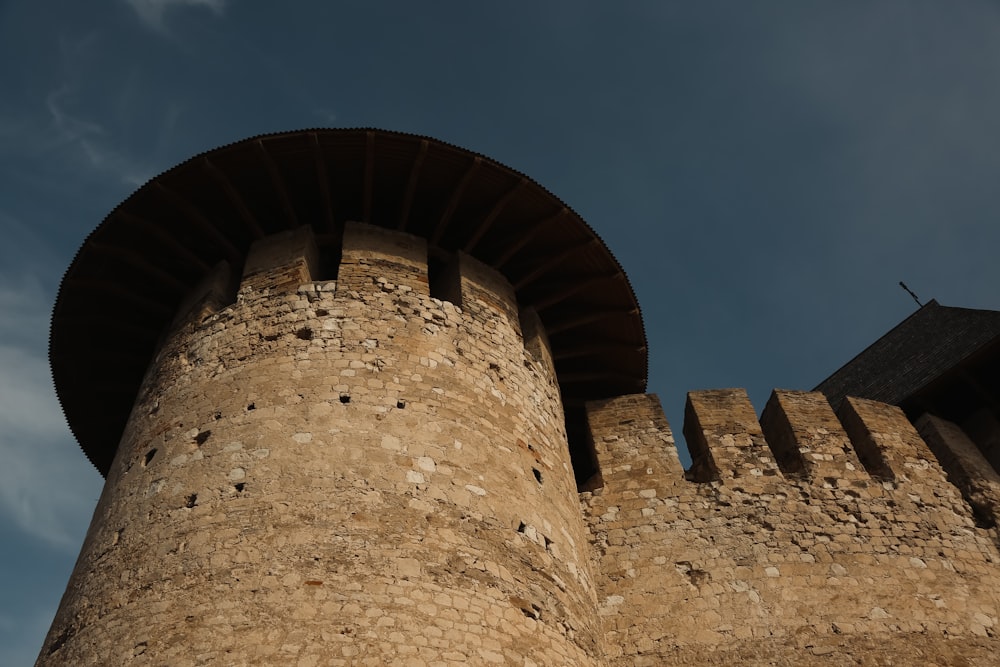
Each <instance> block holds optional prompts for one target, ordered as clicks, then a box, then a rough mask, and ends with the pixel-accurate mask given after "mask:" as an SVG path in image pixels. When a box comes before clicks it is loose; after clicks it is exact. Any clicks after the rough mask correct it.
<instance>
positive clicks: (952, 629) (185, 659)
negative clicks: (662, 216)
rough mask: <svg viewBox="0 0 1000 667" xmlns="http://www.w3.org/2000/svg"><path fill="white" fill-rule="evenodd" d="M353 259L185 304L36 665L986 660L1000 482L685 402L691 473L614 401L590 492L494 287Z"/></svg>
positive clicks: (857, 434) (849, 438)
mask: <svg viewBox="0 0 1000 667" xmlns="http://www.w3.org/2000/svg"><path fill="white" fill-rule="evenodd" d="M337 255H338V256H339V264H338V266H337V267H336V275H323V274H322V273H321V272H322V271H323V270H324V268H323V267H324V266H327V265H328V264H330V261H329V260H330V258H328V257H324V256H323V254H322V253H321V252H320V251H319V249H318V248H317V246H316V243H315V240H314V238H313V236H312V233H311V232H310V231H309V229H308V228H300V229H297V230H291V231H288V232H285V233H283V234H279V235H276V236H271V237H268V238H266V239H263V240H261V241H258V242H257V243H256V244H255V245H254V246H253V247H252V248H251V250H250V254H249V256H248V257H247V259H246V262H245V265H244V266H243V267H242V272H239V270H238V267H232V266H229V265H228V264H225V263H223V264H220V265H219V266H218V267H216V269H215V270H214V271H212V272H211V273H210V275H209V276H207V277H206V279H205V281H204V282H203V283H202V284H201V285H199V286H198V287H197V288H196V289H195V290H193V291H192V293H191V294H189V295H188V297H187V298H186V299H185V300H184V301H183V303H182V305H181V308H180V311H179V312H178V313H177V315H176V317H175V318H174V319H173V323H172V324H171V325H170V327H169V328H168V330H167V331H166V332H164V336H163V342H162V344H161V347H160V349H159V351H158V352H157V354H156V356H155V358H154V359H153V360H152V362H151V364H150V367H149V370H148V373H147V376H146V378H145V381H144V383H143V386H142V388H141V391H140V394H139V396H138V398H137V401H136V404H135V406H134V409H133V412H132V415H131V418H130V420H129V422H128V425H127V427H126V430H125V433H124V435H123V437H122V440H121V443H120V445H119V447H118V452H117V456H116V458H115V461H114V463H113V465H112V467H111V470H110V472H109V474H108V479H107V483H106V486H105V489H104V492H103V494H102V497H101V499H100V501H99V503H98V506H97V509H96V511H95V514H94V519H93V523H92V525H91V527H90V530H89V532H88V535H87V539H86V542H85V544H84V546H83V549H82V551H81V554H80V557H79V560H78V562H77V566H76V569H75V571H74V574H73V577H72V579H71V581H70V583H69V586H68V588H67V591H66V594H65V596H64V598H63V601H62V604H61V606H60V610H59V612H58V614H57V616H56V619H55V622H54V623H53V626H52V629H51V630H50V632H49V635H48V637H47V638H46V642H45V645H44V647H43V648H42V652H41V655H40V657H39V660H38V663H37V664H38V665H91V664H93V665H109V666H114V665H171V666H172V667H173V666H177V667H185V666H189V665H190V666H193V665H207V664H224V665H256V664H260V665H264V664H282V665H285V664H287V665H296V666H300V667H314V666H318V665H348V664H351V665H383V664H398V665H414V666H418V667H419V666H420V665H464V664H516V665H526V666H531V665H573V666H583V667H586V666H588V665H593V666H594V667H597V666H603V665H607V666H609V667H610V666H612V665H622V666H624V665H640V666H641V665H661V664H727V663H732V664H778V665H799V664H809V663H814V662H818V661H821V662H823V663H824V664H831V665H841V664H843V665H855V664H873V665H874V664H964V665H989V664H993V663H994V662H995V654H996V652H997V649H998V648H1000V645H998V642H997V640H996V639H995V636H996V634H997V633H998V632H1000V619H998V617H1000V609H998V598H1000V593H998V590H1000V589H998V584H1000V577H998V562H1000V554H998V551H997V539H998V533H997V512H998V511H1000V510H998V508H1000V478H998V477H997V476H996V474H995V472H993V471H992V468H991V467H990V465H989V463H988V462H987V461H986V460H985V459H984V458H983V457H982V455H981V453H980V452H979V451H978V450H977V449H976V448H975V446H973V445H972V444H971V443H969V442H967V438H965V439H964V440H963V438H964V435H963V433H962V431H961V429H960V428H959V427H958V426H956V425H953V424H948V423H946V422H942V421H941V420H935V419H933V418H927V419H925V420H923V421H922V422H921V423H920V425H921V431H922V433H923V435H924V437H925V438H926V442H925V440H924V439H922V438H921V436H920V435H918V433H917V432H916V431H915V430H914V428H913V427H912V426H911V425H910V424H909V422H908V421H907V420H906V419H905V417H904V415H903V414H902V412H900V411H899V410H898V409H896V408H893V407H890V406H887V405H883V404H880V403H875V402H872V401H864V400H857V399H847V400H846V401H845V402H844V404H843V405H842V406H841V408H840V410H839V411H838V412H837V413H836V414H835V413H834V412H833V410H832V409H831V408H830V406H829V405H828V403H827V402H826V400H825V399H824V398H823V396H822V395H820V394H816V393H806V392H791V391H775V393H774V394H773V395H772V397H771V400H770V401H769V402H768V405H767V406H766V407H765V409H764V410H763V412H762V415H761V417H760V419H758V418H757V416H756V413H755V411H754V408H753V406H752V405H751V404H750V402H749V400H748V399H747V396H746V394H745V393H744V392H743V391H742V390H720V391H702V392H693V393H691V394H689V397H688V403H687V407H686V411H685V424H684V433H685V436H686V439H687V442H688V445H689V447H690V449H691V451H692V456H693V465H692V467H691V469H690V470H688V471H686V472H685V471H684V470H682V468H681V465H680V462H679V460H678V457H677V452H676V448H675V447H674V442H673V436H672V433H671V429H670V426H669V425H668V424H667V422H666V419H665V418H664V416H663V412H662V410H661V408H660V405H659V401H658V399H657V398H656V397H655V396H651V395H632V396H622V397H618V398H613V399H608V400H604V401H598V402H594V403H590V404H588V405H587V417H588V423H589V428H590V434H591V438H592V445H593V452H592V453H593V455H594V457H595V459H596V462H597V465H598V466H599V468H600V470H599V473H600V474H599V475H596V476H595V477H594V478H593V480H592V484H593V485H594V488H592V490H588V491H586V492H583V493H579V492H578V489H577V487H576V483H575V479H574V474H573V469H572V462H571V459H570V454H569V448H568V443H567V439H566V427H565V423H564V419H565V418H564V413H563V408H562V403H561V398H560V394H559V387H558V384H557V379H556V375H555V367H554V364H553V360H552V353H551V349H550V347H549V344H548V341H547V338H546V333H545V330H544V327H543V325H542V322H541V320H540V319H539V317H538V315H537V314H536V313H535V312H533V311H532V310H530V309H520V308H519V307H518V304H517V303H516V300H515V295H514V290H513V289H512V287H511V285H510V284H509V283H508V282H507V281H506V280H505V279H504V278H503V277H502V276H500V275H499V274H498V273H496V272H495V271H493V270H492V269H490V268H489V267H487V266H484V265H482V264H480V263H479V262H477V261H476V260H475V259H473V258H471V257H469V256H468V255H465V254H463V253H457V254H455V255H454V256H452V257H450V258H442V257H440V256H436V257H435V260H434V262H433V263H432V265H431V267H430V268H429V266H428V257H427V255H428V249H427V246H426V242H425V241H424V240H423V239H420V238H417V237H415V236H410V235H407V234H403V233H398V232H390V231H387V230H385V229H382V228H379V227H373V226H369V225H364V224H356V223H349V224H348V225H347V226H346V229H345V231H344V235H343V240H342V245H341V247H340V248H339V249H338V252H337ZM331 270H332V269H331ZM987 427H989V428H993V426H991V425H990V424H987V425H986V426H984V427H983V428H987ZM928 444H929V445H930V447H931V448H930V449H929V448H928ZM932 449H933V453H932ZM935 454H936V456H935ZM939 461H941V463H942V464H943V465H944V466H945V469H943V468H942V466H941V464H939ZM946 470H947V472H946ZM588 488H590V487H588Z"/></svg>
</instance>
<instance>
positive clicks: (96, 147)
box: [45, 84, 151, 187]
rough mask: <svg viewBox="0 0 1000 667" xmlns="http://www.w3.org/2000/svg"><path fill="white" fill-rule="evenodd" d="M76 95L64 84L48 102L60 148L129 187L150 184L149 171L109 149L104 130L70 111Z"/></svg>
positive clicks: (48, 98)
mask: <svg viewBox="0 0 1000 667" xmlns="http://www.w3.org/2000/svg"><path fill="white" fill-rule="evenodd" d="M74 93H75V89H74V87H73V86H71V85H70V84H63V85H61V86H59V87H58V88H56V89H55V90H53V91H51V92H50V93H49V94H48V95H47V96H46V98H45V107H46V109H47V110H48V112H49V117H50V119H51V122H52V128H53V129H54V130H55V137H56V143H57V146H63V147H72V148H75V149H76V151H77V155H78V157H82V158H83V159H84V160H85V161H86V163H87V164H88V165H89V166H90V167H93V168H94V169H98V170H100V171H106V172H110V173H112V174H115V175H116V176H117V177H118V178H119V179H120V180H121V181H122V182H123V183H125V184H127V185H130V186H133V187H136V186H139V185H142V184H143V183H145V182H146V181H147V180H149V177H150V176H151V174H150V173H149V171H148V169H146V168H145V167H143V166H141V165H139V164H137V163H136V162H135V161H134V160H132V159H131V158H129V157H128V156H126V155H124V154H123V153H121V152H120V151H118V150H115V149H114V148H113V147H112V146H110V145H109V141H108V137H107V131H106V130H105V129H104V126H102V125H101V124H99V123H96V122H93V121H90V120H87V119H85V118H82V117H79V116H75V115H73V114H72V113H70V112H69V111H68V110H67V108H68V107H69V105H70V103H71V102H72V99H73V96H74Z"/></svg>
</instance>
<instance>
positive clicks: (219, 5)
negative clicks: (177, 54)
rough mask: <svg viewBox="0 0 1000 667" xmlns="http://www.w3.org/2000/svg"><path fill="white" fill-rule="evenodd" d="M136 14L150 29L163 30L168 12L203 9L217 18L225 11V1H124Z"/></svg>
mask: <svg viewBox="0 0 1000 667" xmlns="http://www.w3.org/2000/svg"><path fill="white" fill-rule="evenodd" d="M125 1H126V2H128V4H129V5H130V6H131V7H132V9H134V10H135V13H136V14H138V16H139V19H140V20H141V21H142V22H143V23H145V24H146V25H147V26H149V27H150V28H153V29H154V30H159V31H162V30H164V29H165V25H166V24H165V22H164V20H165V19H164V17H165V16H166V14H167V12H168V11H171V10H173V9H177V8H181V7H204V8H206V9H209V10H211V11H212V12H214V13H215V14H216V15H217V16H222V14H223V13H224V12H225V9H226V0H125Z"/></svg>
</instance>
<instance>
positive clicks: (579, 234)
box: [38, 130, 646, 666]
mask: <svg viewBox="0 0 1000 667" xmlns="http://www.w3.org/2000/svg"><path fill="white" fill-rule="evenodd" d="M51 359H52V364H53V373H54V377H55V381H56V385H57V389H58V393H59V397H60V400H61V402H62V405H63V407H64V410H65V413H66V416H67V419H68V421H69V423H70V425H71V427H72V429H73V432H74V433H75V435H76V436H77V438H78V440H79V442H80V444H81V446H82V447H83V450H84V452H85V453H86V454H87V456H88V457H89V458H90V460H91V461H92V462H93V463H94V465H95V466H96V467H97V468H98V470H100V472H101V473H102V474H103V475H105V477H106V478H107V482H106V486H105V489H104V492H103V494H102V497H101V499H100V502H99V504H98V507H97V509H96V512H95V514H94V519H93V522H92V525H91V527H90V530H89V533H88V535H87V539H86V542H85V544H84V546H83V549H82V552H81V554H80V557H79V561H78V562H77V565H76V569H75V571H74V574H73V577H72V580H71V582H70V584H69V587H68V589H67V592H66V594H65V597H64V599H63V601H62V605H61V607H60V610H59V613H58V618H57V619H56V621H55V623H54V625H53V627H52V630H51V632H50V634H49V636H48V638H47V640H46V642H45V646H44V648H43V650H42V653H41V657H40V659H39V663H38V664H40V665H50V664H51V665H54V664H59V665H69V664H72V665H91V664H92V665H97V664H101V665H112V664H115V665H117V664H131V662H130V661H133V660H134V661H137V663H138V664H146V663H148V664H156V665H165V664H169V665H178V666H179V665H189V664H190V665H194V664H210V663H211V664H227V665H235V664H250V663H255V664H297V665H320V664H323V665H326V664H340V663H339V662H337V661H338V660H340V661H342V662H348V661H352V660H353V661H356V662H359V663H363V664H384V663H388V662H392V661H393V660H396V661H397V662H398V664H407V665H411V664H423V662H421V661H426V662H427V663H428V664H429V663H430V662H433V661H434V660H451V661H461V660H471V661H473V662H477V661H482V662H486V663H489V662H502V661H506V660H508V659H510V658H511V657H512V656H523V657H524V659H530V660H533V661H535V662H536V663H537V664H573V665H588V664H595V663H594V660H595V659H596V658H597V657H598V643H599V631H598V627H597V623H596V621H597V619H596V616H594V614H593V613H592V609H593V608H594V606H595V604H596V591H595V588H594V578H593V574H592V572H591V566H590V563H589V553H588V540H587V537H586V530H585V527H584V521H583V517H582V515H581V512H580V508H579V501H578V498H577V482H576V478H577V477H581V478H582V477H583V476H591V475H592V474H593V472H594V470H593V465H594V462H593V461H592V460H591V458H588V457H587V455H586V452H585V451H582V450H581V451H576V450H580V449H581V447H582V445H580V444H579V443H578V442H577V440H583V441H585V440H586V438H585V436H584V437H581V433H582V432H583V429H584V428H585V424H584V423H583V419H582V413H581V411H580V408H581V407H582V405H583V402H584V401H586V400H591V399H595V398H602V397H606V396H613V395H616V394H620V393H625V392H634V391H641V390H642V388H643V386H644V384H645V372H646V355H645V342H644V333H643V328H642V323H641V320H640V316H639V312H638V308H637V306H636V301H635V298H634V295H633V293H632V290H631V288H630V286H629V284H628V282H627V280H626V278H625V276H624V274H623V272H622V270H621V268H620V267H619V265H618V264H617V262H616V261H615V260H614V259H613V258H612V256H611V255H610V253H609V252H608V251H607V249H606V248H605V246H604V244H603V243H602V242H601V240H600V239H599V238H598V237H597V236H596V235H595V234H594V232H593V231H592V230H591V229H590V228H589V227H588V226H587V225H586V224H585V223H584V222H583V221H582V220H581V219H580V218H579V217H578V216H577V215H576V214H575V213H574V212H573V211H571V210H570V209H569V208H567V207H566V206H565V205H564V204H563V203H562V202H560V201H559V200H558V199H556V198H555V197H554V196H552V195H551V194H550V193H548V192H546V191H545V190H544V189H542V188H541V187H540V186H539V185H537V184H536V183H534V182H533V181H531V180H530V179H528V178H527V177H525V176H523V175H521V174H519V173H517V172H514V171H513V170H510V169H508V168H506V167H503V166H501V165H499V164H497V163H495V162H493V161H491V160H489V159H487V158H485V157H482V156H479V155H475V154H472V153H470V152H467V151H465V150H461V149H459V148H456V147H454V146H450V145H447V144H444V143H441V142H438V141H434V140H430V139H425V138H421V137H415V136H408V135H403V134H396V133H389V132H382V131H375V130H357V131H354V130H351V131H328V130H315V131H305V132H296V133H290V134H281V135H273V136H266V137H260V138H255V139H251V140H248V141H244V142H240V143H237V144H234V145H230V146H227V147H224V148H220V149H218V150H215V151H211V152H209V153H206V154H204V155H200V156H198V157H195V158H193V159H191V160H189V161H188V162H185V163H184V164H182V165H180V166H178V167H176V168H175V169H173V170H171V171H169V172H167V173H165V174H163V175H161V176H159V177H157V178H155V179H153V180H152V181H151V182H150V183H148V184H147V185H145V186H144V187H143V188H141V189H140V190H139V191H138V192H136V193H135V194H134V195H133V196H132V197H130V198H129V199H128V200H126V201H125V202H124V203H123V204H121V205H120V206H119V207H118V208H117V209H115V210H114V211H113V212H112V213H111V214H110V215H109V216H108V218H107V219H106V220H105V221H104V223H103V224H102V225H101V226H100V227H99V228H98V229H97V230H96V231H95V232H94V233H93V234H92V235H91V236H90V238H88V239H87V241H86V243H85V244H84V245H83V247H82V249H81V250H80V253H79V255H78V256H77V257H76V259H75V261H74V262H73V265H72V266H71V267H70V269H69V270H68V272H67V274H66V277H65V279H64V280H63V283H62V285H61V288H60V293H59V298H58V302H57V304H56V307H55V312H54V316H53V326H52V339H51ZM564 407H565V408H566V409H564ZM567 411H568V412H567ZM567 413H568V414H569V415H570V418H569V420H568V422H567V418H566V417H565V414H567ZM574 420H575V421H574ZM567 428H569V430H570V433H569V436H568V434H567ZM574 429H575V430H576V431H577V432H576V433H574V432H573V430H574ZM569 441H573V454H572V455H571V447H570V445H569ZM522 662H523V660H522Z"/></svg>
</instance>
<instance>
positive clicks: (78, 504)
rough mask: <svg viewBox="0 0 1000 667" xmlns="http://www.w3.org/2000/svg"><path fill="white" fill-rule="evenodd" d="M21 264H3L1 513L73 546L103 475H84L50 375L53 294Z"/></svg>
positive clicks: (27, 529) (25, 527)
mask: <svg viewBox="0 0 1000 667" xmlns="http://www.w3.org/2000/svg"><path fill="white" fill-rule="evenodd" d="M0 218H4V219H5V222H11V221H10V220H9V218H8V217H6V216H0ZM23 250H24V251H25V252H26V253H29V254H30V252H31V249H30V248H23ZM40 250H42V252H41V253H40V254H41V256H45V253H44V249H40ZM18 264H23V263H17V262H15V263H14V264H13V265H11V264H7V265H6V266H5V267H4V269H3V270H0V313H3V317H2V318H0V459H2V460H3V461H4V465H3V466H0V514H2V515H4V516H5V518H8V519H10V520H11V521H13V523H14V524H16V525H17V526H18V527H20V528H21V530H23V531H24V532H25V533H27V534H29V535H32V536H34V537H35V538H37V539H40V540H42V541H44V542H45V543H47V544H50V545H53V546H56V547H58V548H62V549H66V550H67V551H73V550H75V549H76V548H77V547H78V545H79V540H80V533H81V526H85V525H86V524H87V520H88V515H89V513H90V509H89V508H90V507H92V506H93V503H94V501H95V500H96V499H97V494H98V493H99V489H100V484H101V480H100V477H99V476H98V475H97V474H96V472H94V473H93V474H89V475H81V474H80V470H81V466H80V465H79V463H80V462H79V460H78V459H74V458H73V457H72V456H71V455H70V454H71V453H72V454H75V452H72V450H73V449H75V445H73V443H72V436H71V435H70V433H69V431H68V429H67V428H66V425H65V421H64V419H63V416H62V413H61V410H60V408H59V403H58V401H57V399H56V397H55V392H54V391H53V389H52V383H51V380H50V379H49V370H48V363H47V361H46V358H45V357H46V350H45V347H46V340H47V339H48V335H47V330H48V311H49V306H50V304H51V303H52V294H51V293H50V292H49V291H48V290H47V289H46V288H45V287H44V286H43V283H42V281H41V280H40V279H39V278H38V274H36V273H33V272H32V271H31V270H24V268H23V267H22V266H18ZM8 267H10V268H8ZM39 268H41V267H39Z"/></svg>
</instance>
